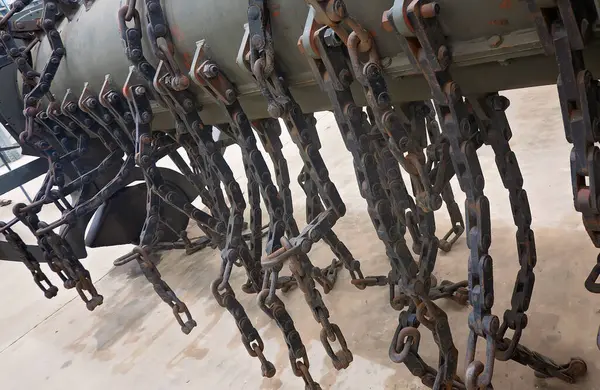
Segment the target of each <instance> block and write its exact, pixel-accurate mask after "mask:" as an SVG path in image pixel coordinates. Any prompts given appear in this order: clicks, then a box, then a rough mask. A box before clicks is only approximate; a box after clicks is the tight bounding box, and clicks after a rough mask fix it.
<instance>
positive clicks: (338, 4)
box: [332, 0, 347, 19]
mask: <svg viewBox="0 0 600 390" xmlns="http://www.w3.org/2000/svg"><path fill="white" fill-rule="evenodd" d="M332 8H333V9H332V10H333V12H335V14H336V15H337V16H338V17H339V18H340V19H344V18H346V16H347V14H346V5H345V4H344V2H343V1H342V0H335V1H334V2H333V6H332Z"/></svg>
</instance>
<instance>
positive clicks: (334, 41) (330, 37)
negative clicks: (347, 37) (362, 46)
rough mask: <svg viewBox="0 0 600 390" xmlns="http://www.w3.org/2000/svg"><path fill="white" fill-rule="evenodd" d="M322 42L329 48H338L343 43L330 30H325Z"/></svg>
mask: <svg viewBox="0 0 600 390" xmlns="http://www.w3.org/2000/svg"><path fill="white" fill-rule="evenodd" d="M323 40H324V41H325V44H326V45H327V46H329V47H339V46H341V45H342V43H343V42H342V40H341V39H340V37H339V36H338V35H337V34H336V32H335V31H333V29H331V28H328V29H327V30H325V34H324V35H323Z"/></svg>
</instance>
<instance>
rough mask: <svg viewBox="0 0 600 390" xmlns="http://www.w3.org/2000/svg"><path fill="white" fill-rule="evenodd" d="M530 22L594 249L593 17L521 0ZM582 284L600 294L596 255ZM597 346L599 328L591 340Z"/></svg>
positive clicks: (579, 7)
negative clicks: (549, 61)
mask: <svg viewBox="0 0 600 390" xmlns="http://www.w3.org/2000/svg"><path fill="white" fill-rule="evenodd" d="M527 4H528V7H529V11H530V12H531V14H532V16H534V20H535V22H536V27H537V29H538V35H539V37H540V40H541V42H542V43H543V45H544V48H545V49H546V53H547V54H553V53H554V55H555V57H556V62H557V65H558V71H559V76H558V81H557V85H558V95H559V99H560V105H561V110H562V116H563V123H564V127H565V135H566V138H567V141H569V143H571V144H573V149H572V150H571V158H570V160H571V184H572V188H573V202H574V205H575V210H577V211H579V212H580V213H581V215H582V219H583V225H584V227H585V230H586V231H587V232H588V234H589V236H590V239H591V240H592V243H593V244H594V246H596V247H597V248H600V207H599V206H600V205H599V204H598V199H599V196H598V195H600V187H598V186H600V180H599V179H600V149H599V148H598V147H597V146H596V145H595V144H594V143H595V142H598V141H600V125H599V123H600V114H599V112H598V103H599V98H598V96H599V94H600V86H599V84H598V81H597V80H596V79H595V78H594V77H593V76H592V73H591V72H590V71H589V70H588V69H587V68H586V66H585V62H584V56H583V49H584V47H585V45H586V43H587V42H588V41H589V39H590V38H591V35H592V28H591V26H592V25H593V24H594V23H595V21H596V19H597V18H598V14H597V12H596V8H595V4H594V3H593V2H590V1H572V2H571V1H562V0H558V1H557V2H556V6H555V7H552V8H542V9H540V8H539V7H538V5H537V4H536V3H535V2H533V1H529V0H528V1H527ZM584 285H585V288H586V289H587V290H588V291H590V292H592V293H595V294H600V255H599V256H598V258H597V261H596V264H595V265H594V267H593V268H592V271H591V272H590V274H589V276H588V277H587V279H586V281H585V284H584ZM596 341H597V345H598V348H599V349H600V329H599V332H598V337H597V338H596Z"/></svg>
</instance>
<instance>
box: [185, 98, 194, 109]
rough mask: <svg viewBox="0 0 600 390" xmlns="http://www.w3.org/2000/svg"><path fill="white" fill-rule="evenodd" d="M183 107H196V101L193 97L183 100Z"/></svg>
mask: <svg viewBox="0 0 600 390" xmlns="http://www.w3.org/2000/svg"><path fill="white" fill-rule="evenodd" d="M183 108H185V109H186V110H191V109H192V108H194V102H193V101H192V100H191V99H185V100H184V101H183Z"/></svg>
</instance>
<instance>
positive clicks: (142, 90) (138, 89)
mask: <svg viewBox="0 0 600 390" xmlns="http://www.w3.org/2000/svg"><path fill="white" fill-rule="evenodd" d="M133 92H134V93H135V94H136V95H138V96H142V95H143V94H145V93H146V88H144V87H142V86H139V87H135V89H134V91H133Z"/></svg>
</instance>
